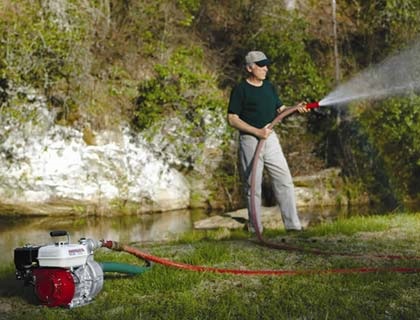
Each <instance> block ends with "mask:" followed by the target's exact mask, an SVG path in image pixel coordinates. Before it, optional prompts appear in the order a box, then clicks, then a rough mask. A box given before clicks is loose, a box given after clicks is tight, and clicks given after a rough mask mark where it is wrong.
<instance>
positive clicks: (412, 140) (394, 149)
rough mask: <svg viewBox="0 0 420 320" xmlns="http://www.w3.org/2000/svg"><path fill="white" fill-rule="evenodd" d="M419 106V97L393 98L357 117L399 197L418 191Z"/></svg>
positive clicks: (413, 195)
mask: <svg viewBox="0 0 420 320" xmlns="http://www.w3.org/2000/svg"><path fill="white" fill-rule="evenodd" d="M419 106H420V97H419V96H416V95H413V96H411V97H408V98H394V99H389V100H387V101H383V102H380V103H376V105H375V106H372V107H371V108H367V109H366V111H365V112H363V113H362V114H361V117H360V121H361V122H362V124H363V126H364V130H365V131H366V132H367V134H368V136H369V139H370V141H371V143H372V144H374V145H375V146H376V148H377V149H378V150H379V152H380V155H381V157H382V159H383V161H384V165H385V167H386V171H387V172H389V177H390V179H391V180H392V181H393V182H394V184H393V185H394V186H395V188H396V189H397V191H398V192H399V193H400V194H402V195H404V194H408V195H409V196H412V197H415V196H417V195H418V193H419V191H420V187H419V186H418V177H419V175H420V160H419V159H420V126H419V125H418V124H419V122H420V111H419V110H420V109H419ZM397 168H398V169H397ZM396 171H398V174H395V173H396Z"/></svg>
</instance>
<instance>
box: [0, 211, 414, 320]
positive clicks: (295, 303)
mask: <svg viewBox="0 0 420 320" xmlns="http://www.w3.org/2000/svg"><path fill="white" fill-rule="evenodd" d="M419 231H420V214H408V213H406V214H393V215H387V216H369V217H366V216H365V217H354V218H350V219H342V220H338V221H336V222H333V223H325V224H322V225H319V226H316V227H313V228H310V229H308V230H306V231H304V232H303V233H300V234H290V235H289V234H286V233H285V232H284V231H273V230H271V231H270V230H269V231H267V232H266V233H265V237H268V238H269V239H270V241H271V242H281V243H286V244H289V245H293V246H299V247H304V248H308V249H320V250H325V251H333V252H349V253H360V254H366V255H369V254H371V255H372V254H375V255H376V254H395V255H405V256H419V257H420V250H419V248H420V232H419ZM254 240H255V238H253V237H252V236H251V235H249V234H247V233H245V232H242V231H236V232H226V231H225V230H219V231H212V232H207V233H203V232H196V233H194V232H193V233H189V234H187V235H185V236H184V237H183V238H182V239H180V240H179V241H177V242H175V243H170V244H168V243H166V244H160V245H158V244H154V245H147V246H145V245H143V246H141V247H139V248H141V250H143V251H147V252H149V253H152V254H154V255H157V256H160V257H165V258H168V259H171V260H175V261H180V262H184V263H191V264H198V265H206V266H212V267H220V268H236V269H279V270H330V269H340V268H359V267H378V268H392V267H415V268H417V267H418V268H420V260H416V259H412V260H385V259H375V258H369V257H364V258H351V257H345V256H328V255H326V256H324V255H314V254H310V253H302V252H290V251H282V250H274V249H269V248H265V247H262V246H260V245H258V244H256V243H255V241H254ZM131 246H133V247H135V246H137V245H136V244H131ZM95 259H96V260H97V261H118V262H124V263H130V264H140V265H141V264H142V263H143V262H142V261H141V260H139V259H138V258H136V257H134V256H132V255H129V254H127V253H125V252H113V251H110V250H108V249H100V250H98V251H97V252H96V253H95ZM419 301H420V274H419V273H394V272H375V273H364V274H359V273H351V274H317V273H314V274H309V275H287V276H242V275H226V274H215V273H198V272H192V271H183V270H178V269H174V268H168V267H165V266H162V265H158V264H155V265H154V266H153V267H152V269H151V270H150V271H147V272H146V273H143V274H141V275H137V276H125V275H122V274H109V273H107V274H106V275H105V283H104V288H103V289H102V291H101V292H100V293H99V295H98V296H97V298H96V299H95V301H94V302H93V303H91V304H89V305H86V306H82V307H78V308H74V309H63V308H47V307H41V306H39V305H38V304H37V301H36V299H35V298H34V296H33V293H32V291H31V288H29V287H26V288H25V287H23V283H22V282H20V281H16V280H15V279H14V266H13V264H12V262H11V263H10V264H9V265H7V266H2V267H1V270H0V319H32V320H34V319H42V320H47V319H57V320H58V319H60V320H64V319H77V320H79V319H101V320H105V319H200V320H201V319H419V317H420V304H419Z"/></svg>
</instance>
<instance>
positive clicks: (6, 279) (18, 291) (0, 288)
mask: <svg viewBox="0 0 420 320" xmlns="http://www.w3.org/2000/svg"><path fill="white" fill-rule="evenodd" d="M13 297H16V298H22V299H23V300H25V301H26V302H27V303H29V304H32V305H38V304H39V301H38V299H37V297H36V295H35V292H34V288H33V287H32V286H25V285H24V284H23V281H21V280H16V277H15V273H14V272H7V273H4V274H3V275H2V276H1V278H0V298H13Z"/></svg>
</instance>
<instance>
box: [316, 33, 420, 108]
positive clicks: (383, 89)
mask: <svg viewBox="0 0 420 320" xmlns="http://www.w3.org/2000/svg"><path fill="white" fill-rule="evenodd" d="M419 88H420V41H419V42H416V43H415V44H414V45H412V46H410V47H408V48H406V49H404V50H402V51H400V52H399V53H397V54H395V55H393V56H391V57H389V58H387V59H385V60H384V61H383V62H381V63H379V64H378V65H374V66H371V67H369V68H368V69H366V70H365V71H362V72H361V73H359V74H357V75H356V76H355V77H353V78H352V79H350V80H349V81H348V82H346V83H344V84H342V85H339V86H338V87H337V88H336V89H335V90H333V91H332V92H331V93H330V94H328V95H327V96H326V97H325V98H323V99H322V100H321V101H320V102H319V104H320V105H321V106H330V105H340V104H345V103H348V102H351V101H355V100H362V99H370V100H377V99H383V98H387V97H391V96H396V95H404V94H408V93H414V92H416V91H417V90H418V89H419Z"/></svg>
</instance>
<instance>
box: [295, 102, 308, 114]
mask: <svg viewBox="0 0 420 320" xmlns="http://www.w3.org/2000/svg"><path fill="white" fill-rule="evenodd" d="M296 107H298V112H299V113H305V112H310V111H311V109H308V108H306V102H300V103H299V104H297V105H296Z"/></svg>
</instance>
